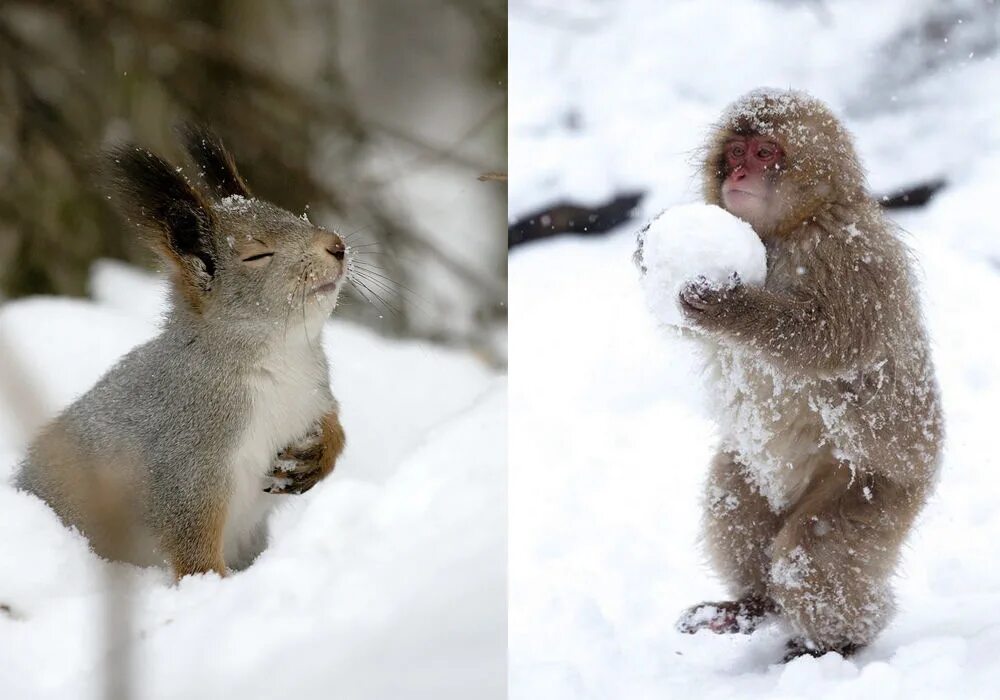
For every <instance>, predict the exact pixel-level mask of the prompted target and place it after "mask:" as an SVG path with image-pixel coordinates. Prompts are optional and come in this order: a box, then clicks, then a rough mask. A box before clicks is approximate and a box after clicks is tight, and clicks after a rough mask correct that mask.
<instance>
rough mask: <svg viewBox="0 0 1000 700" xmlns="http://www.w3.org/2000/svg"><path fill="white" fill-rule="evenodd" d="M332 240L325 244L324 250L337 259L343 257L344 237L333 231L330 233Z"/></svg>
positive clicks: (344, 248)
mask: <svg viewBox="0 0 1000 700" xmlns="http://www.w3.org/2000/svg"><path fill="white" fill-rule="evenodd" d="M330 235H331V236H333V240H332V241H330V242H328V243H327V244H326V246H325V247H326V252H327V253H329V254H330V255H332V256H333V257H335V258H336V259H337V260H343V259H344V251H345V250H346V247H345V246H344V239H343V238H341V237H340V236H338V235H337V234H335V233H331V234H330Z"/></svg>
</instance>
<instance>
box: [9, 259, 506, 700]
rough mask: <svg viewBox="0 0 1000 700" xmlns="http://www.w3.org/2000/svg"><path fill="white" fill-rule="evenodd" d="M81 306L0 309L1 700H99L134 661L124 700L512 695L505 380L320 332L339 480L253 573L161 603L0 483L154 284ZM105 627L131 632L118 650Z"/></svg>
mask: <svg viewBox="0 0 1000 700" xmlns="http://www.w3.org/2000/svg"><path fill="white" fill-rule="evenodd" d="M92 290H93V295H94V300H93V301H86V300H70V299H57V298H33V299H26V300H23V301H17V302H12V303H8V304H6V305H4V306H2V307H0V357H2V363H0V528H2V532H3V536H2V537H0V697H4V698H66V697H73V698H98V697H104V695H103V692H104V691H103V687H104V678H105V673H104V672H105V668H106V665H107V664H108V663H109V662H111V663H113V664H115V665H118V666H119V667H120V666H121V665H122V660H123V659H125V658H126V657H127V658H130V659H131V661H130V662H129V663H127V664H126V665H125V667H126V668H128V669H130V672H131V674H132V679H133V680H132V684H133V687H134V688H135V689H136V691H137V692H136V694H135V695H134V696H133V697H136V698H178V697H184V698H206V699H208V698H223V697H226V698H230V697H231V698H241V699H242V698H261V699H262V700H264V699H270V698H275V697H295V698H329V697H339V698H399V697H407V698H411V697H413V698H467V697H486V698H502V697H504V696H505V692H506V667H505V653H506V581H505V559H506V546H505V545H506V507H505V504H506V480H505V469H506V454H505V450H506V443H505V436H506V381H505V379H504V378H503V377H502V376H499V375H496V374H495V373H493V372H492V371H490V370H489V369H487V368H486V367H485V366H484V364H483V363H481V362H480V361H479V360H478V359H476V358H474V357H472V356H470V355H468V354H465V353H460V352H456V351H450V350H445V349H441V348H439V347H435V346H433V345H430V344H426V343H419V342H401V341H391V340H386V339H383V338H380V337H378V336H376V335H375V334H373V333H372V332H370V331H368V330H366V329H363V328H360V327H358V326H354V325H352V324H349V323H345V322H339V321H336V320H332V321H330V322H329V324H328V326H327V328H326V329H325V333H324V339H323V341H324V347H325V349H326V350H327V353H328V355H329V358H330V364H331V382H332V386H333V389H334V393H335V395H336V396H337V398H338V400H339V401H340V404H341V408H342V416H341V417H342V421H343V424H344V428H345V431H346V433H347V437H348V439H347V449H346V451H345V453H344V455H343V457H342V458H341V460H340V461H339V462H338V465H337V468H336V471H335V472H334V473H333V475H331V476H330V477H329V478H327V479H326V480H324V481H323V482H321V483H320V484H318V485H317V486H316V487H315V488H314V489H312V490H311V491H310V492H309V493H307V494H304V495H302V496H290V497H284V501H285V502H284V503H283V504H282V505H281V506H280V507H279V508H278V510H277V512H276V513H275V514H274V516H273V517H272V520H271V539H270V545H269V547H268V549H267V550H266V551H265V552H264V553H263V554H262V555H261V557H260V558H259V559H258V560H257V561H256V562H255V563H254V564H253V565H252V566H251V567H250V568H249V569H247V570H246V571H243V572H241V573H238V574H235V575H232V576H230V577H227V578H225V579H219V578H218V577H216V576H214V575H206V576H196V577H191V578H187V579H185V580H184V581H182V582H181V583H180V585H172V583H171V576H170V574H168V573H167V571H166V570H165V569H156V568H153V569H138V568H134V567H129V566H125V565H118V564H109V563H107V562H105V561H103V560H100V559H99V558H98V557H96V556H95V555H94V554H92V553H91V552H90V551H89V550H88V547H87V543H86V541H85V540H84V538H83V537H82V536H80V535H79V534H77V533H75V532H71V531H70V530H68V529H66V528H65V527H63V526H62V525H61V524H60V522H59V520H58V518H57V517H56V516H55V515H54V514H53V513H52V511H51V510H49V509H48V507H47V506H45V505H44V504H43V503H42V502H41V501H39V500H37V499H36V498H34V497H32V496H28V495H26V494H23V493H20V492H17V491H15V490H14V489H12V488H11V487H10V486H9V485H8V483H7V479H8V477H9V475H10V474H11V473H12V471H13V469H14V467H15V465H16V463H17V460H18V458H19V456H20V454H21V453H22V451H23V449H24V446H25V443H26V441H27V439H28V436H29V434H30V432H31V431H32V429H33V428H36V427H37V426H38V424H39V423H40V422H42V421H44V420H45V419H47V418H48V417H49V416H51V415H52V414H53V413H54V412H55V411H57V410H59V409H60V408H61V407H63V406H65V405H66V404H67V403H69V402H70V401H72V399H73V398H75V397H76V396H78V395H79V394H80V393H82V392H84V391H86V390H87V389H88V388H89V387H90V386H91V385H92V384H93V382H94V381H96V380H97V378H98V377H99V376H100V375H101V374H102V373H103V372H104V371H105V370H106V369H107V368H108V367H109V366H110V365H111V364H112V363H113V362H114V361H115V360H116V359H117V358H118V357H120V356H121V355H122V354H124V353H125V352H127V351H128V350H129V349H131V348H132V347H133V346H135V345H136V344H138V343H141V342H144V341H145V340H147V339H148V338H150V337H151V336H152V335H154V334H155V333H156V327H157V318H158V314H159V313H160V310H161V309H162V308H163V304H164V300H163V291H164V287H163V283H162V281H160V280H159V279H158V278H155V277H151V276H149V275H146V274H144V273H141V272H139V271H136V270H133V269H131V268H127V267H123V266H121V265H118V264H115V263H101V264H99V265H98V266H97V267H96V268H95V272H94V276H93V280H92ZM123 577H124V579H125V583H124V584H122V583H121V582H120V579H122V578H123ZM116 580H119V583H118V584H117V585H112V584H113V583H114V582H115V581H116ZM123 585H124V590H123V589H122V586H123ZM4 606H5V607H4ZM109 609H110V611H111V615H112V616H113V615H116V614H120V611H122V610H126V611H129V612H130V615H131V629H130V630H129V631H128V632H127V633H126V635H125V638H124V640H125V641H124V643H122V642H120V641H119V642H115V646H113V647H111V648H110V649H109V646H108V644H109V641H108V638H107V635H106V632H107V627H106V625H105V622H106V621H107V619H108V610H109Z"/></svg>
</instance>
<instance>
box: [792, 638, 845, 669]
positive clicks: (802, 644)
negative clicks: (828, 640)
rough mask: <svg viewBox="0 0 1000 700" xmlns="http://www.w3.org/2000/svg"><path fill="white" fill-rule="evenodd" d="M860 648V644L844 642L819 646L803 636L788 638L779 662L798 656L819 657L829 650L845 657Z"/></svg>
mask: <svg viewBox="0 0 1000 700" xmlns="http://www.w3.org/2000/svg"><path fill="white" fill-rule="evenodd" d="M860 649H861V645H860V644H851V643H849V642H848V643H845V644H841V645H838V646H833V647H829V646H821V645H819V644H816V643H815V642H812V641H810V640H808V639H805V638H804V637H796V638H794V639H790V640H788V643H787V644H785V655H784V656H783V657H782V659H781V663H783V664H787V663H788V662H789V661H792V660H794V659H797V658H799V657H800V656H814V657H817V658H818V657H820V656H823V655H824V654H827V653H829V652H831V651H832V652H834V653H836V654H840V655H841V656H843V657H844V658H845V659H846V658H847V657H849V656H852V655H853V654H855V653H856V652H857V651H858V650H860Z"/></svg>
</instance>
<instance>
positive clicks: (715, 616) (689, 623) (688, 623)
mask: <svg viewBox="0 0 1000 700" xmlns="http://www.w3.org/2000/svg"><path fill="white" fill-rule="evenodd" d="M773 610H774V603H772V602H770V601H768V600H763V599H759V598H746V599H743V600H727V601H724V602H721V603H699V604H698V605H695V606H693V607H691V608H688V609H687V610H686V611H685V612H684V614H683V615H681V617H680V619H679V620H678V621H677V625H676V626H677V630H678V631H679V632H683V633H685V634H694V633H695V632H697V631H698V630H702V629H707V630H711V631H712V632H715V633H716V634H750V633H751V632H753V631H754V630H755V629H757V627H758V626H760V623H761V622H763V621H764V618H765V616H766V615H767V613H769V612H772V611H773Z"/></svg>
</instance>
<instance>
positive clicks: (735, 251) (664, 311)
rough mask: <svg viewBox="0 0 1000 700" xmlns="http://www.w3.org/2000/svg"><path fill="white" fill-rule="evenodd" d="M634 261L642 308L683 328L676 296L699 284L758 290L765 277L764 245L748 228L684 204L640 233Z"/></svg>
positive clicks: (723, 214)
mask: <svg viewBox="0 0 1000 700" xmlns="http://www.w3.org/2000/svg"><path fill="white" fill-rule="evenodd" d="M636 258H637V261H638V262H639V265H640V269H641V270H642V273H643V274H642V281H641V284H642V290H643V292H644V294H645V297H646V304H647V305H648V306H649V309H650V311H652V312H653V315H654V316H655V317H656V318H657V320H659V321H660V322H662V323H665V324H667V325H671V326H687V325H688V321H687V319H686V318H685V317H684V312H683V311H682V309H681V306H680V301H679V295H680V292H681V289H683V288H684V287H685V286H686V285H687V284H689V283H691V282H695V281H698V280H704V281H705V282H707V283H708V284H711V285H713V286H731V285H733V284H734V283H735V281H736V279H735V278H734V275H735V276H736V277H738V278H739V281H741V282H742V283H743V284H750V285H754V286H759V285H762V284H764V279H765V277H766V276H767V254H766V252H765V251H764V244H763V243H761V241H760V238H759V237H758V236H757V234H756V233H754V230H753V228H752V227H751V226H750V224H748V223H746V222H745V221H742V220H741V219H738V218H736V217H735V216H733V215H732V214H730V213H729V212H727V211H725V210H724V209H721V208H720V207H717V206H714V205H706V204H685V205H682V206H678V207H673V208H670V209H666V210H664V211H663V212H661V213H660V214H659V215H657V216H656V218H654V219H653V220H652V221H651V222H649V224H647V225H646V227H645V228H644V229H642V231H641V232H640V233H639V250H638V251H637V256H636Z"/></svg>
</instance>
